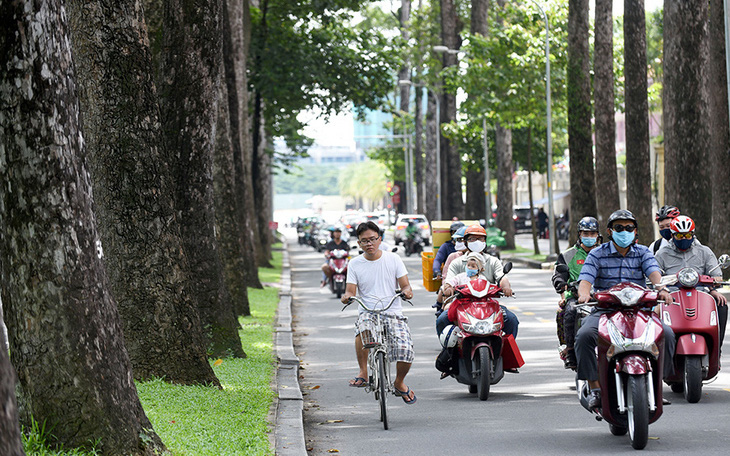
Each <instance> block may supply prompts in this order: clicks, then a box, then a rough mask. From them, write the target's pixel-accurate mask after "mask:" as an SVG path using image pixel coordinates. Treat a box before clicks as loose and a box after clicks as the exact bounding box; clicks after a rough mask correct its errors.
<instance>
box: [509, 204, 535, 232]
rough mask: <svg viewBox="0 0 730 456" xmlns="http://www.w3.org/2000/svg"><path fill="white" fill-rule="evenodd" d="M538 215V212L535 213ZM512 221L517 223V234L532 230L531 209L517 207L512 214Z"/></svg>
mask: <svg viewBox="0 0 730 456" xmlns="http://www.w3.org/2000/svg"><path fill="white" fill-rule="evenodd" d="M535 214H537V211H535ZM512 220H514V221H515V233H519V232H520V231H530V230H532V220H533V217H530V208H529V207H516V208H514V211H513V212H512Z"/></svg>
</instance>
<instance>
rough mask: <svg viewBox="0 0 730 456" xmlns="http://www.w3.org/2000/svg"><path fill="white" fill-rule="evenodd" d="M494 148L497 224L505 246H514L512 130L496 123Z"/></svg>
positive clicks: (512, 247) (511, 247)
mask: <svg viewBox="0 0 730 456" xmlns="http://www.w3.org/2000/svg"><path fill="white" fill-rule="evenodd" d="M495 130H496V140H495V147H494V148H495V149H496V153H497V226H498V227H500V228H501V229H502V230H504V232H505V235H504V239H505V241H507V246H506V248H507V249H508V250H509V249H514V248H515V222H514V220H513V219H512V212H513V210H512V207H513V205H514V201H513V199H512V172H513V164H512V130H510V129H509V128H504V127H502V126H501V125H499V124H497V126H496V128H495Z"/></svg>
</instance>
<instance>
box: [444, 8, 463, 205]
mask: <svg viewBox="0 0 730 456" xmlns="http://www.w3.org/2000/svg"><path fill="white" fill-rule="evenodd" d="M440 1H441V39H442V40H443V44H444V46H446V47H448V48H449V49H452V50H457V49H459V48H461V36H460V33H461V29H462V24H461V21H460V20H459V16H458V15H457V11H456V6H455V4H454V0H440ZM458 64H459V61H458V58H457V56H456V54H455V53H448V52H446V53H444V55H443V68H444V69H446V68H449V67H452V66H457V65H458ZM444 85H445V81H444ZM453 121H456V94H453V93H448V92H444V95H443V98H442V101H441V123H449V122H453ZM441 182H442V183H443V187H442V193H443V195H442V198H441V199H442V202H443V204H442V206H441V207H442V217H443V218H446V219H450V218H452V217H459V218H464V200H463V198H462V191H461V157H460V155H459V147H458V145H457V144H454V143H452V142H451V140H449V139H446V138H444V137H442V138H441Z"/></svg>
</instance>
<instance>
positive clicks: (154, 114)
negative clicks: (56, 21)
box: [67, 0, 220, 385]
mask: <svg viewBox="0 0 730 456" xmlns="http://www.w3.org/2000/svg"><path fill="white" fill-rule="evenodd" d="M67 5H68V17H69V21H70V38H71V44H72V46H73V48H74V64H75V67H76V76H77V80H78V81H79V84H78V93H79V103H80V107H81V111H82V112H81V115H82V119H83V123H84V140H85V144H86V151H87V153H88V160H89V161H88V164H89V171H90V174H91V179H92V182H93V185H94V199H95V202H96V216H97V220H98V223H99V233H100V235H101V240H102V245H103V254H104V257H105V259H106V264H107V272H108V274H109V279H110V283H111V287H112V293H113V295H114V298H115V299H116V301H117V306H118V308H119V314H120V316H121V317H122V324H123V327H124V335H125V340H126V346H127V350H128V352H129V358H130V360H131V361H132V367H133V369H132V370H133V372H134V377H135V378H136V379H138V380H146V379H151V378H165V379H166V380H168V381H171V382H176V383H186V384H215V385H220V384H219V383H218V379H217V378H216V376H215V374H214V373H213V369H212V368H211V367H210V364H209V363H208V360H207V358H206V353H205V346H204V343H203V334H202V328H201V325H200V317H199V316H198V312H197V309H196V308H195V306H194V304H193V303H194V300H193V298H192V297H191V296H189V295H188V294H187V293H186V290H185V281H186V278H187V276H186V271H187V262H186V259H185V256H184V254H183V252H182V248H181V246H182V239H181V238H180V226H179V219H178V218H177V216H176V213H175V201H174V198H173V197H174V193H173V191H174V190H173V189H174V183H173V182H172V179H171V176H170V172H169V168H168V166H169V165H168V164H169V163H170V162H171V161H172V157H171V156H170V154H168V153H167V151H166V150H165V148H164V146H163V144H162V133H161V130H160V126H159V108H158V105H157V93H156V91H155V84H154V81H153V79H152V78H153V76H154V75H153V72H152V61H151V58H150V51H149V47H148V45H147V30H146V28H145V22H144V17H143V15H142V8H141V5H140V2H139V1H138V0H120V1H118V2H114V3H107V2H101V1H98V0H97V1H88V2H81V1H79V0H73V1H70V2H67ZM150 163H154V164H155V166H148V165H149V164H150Z"/></svg>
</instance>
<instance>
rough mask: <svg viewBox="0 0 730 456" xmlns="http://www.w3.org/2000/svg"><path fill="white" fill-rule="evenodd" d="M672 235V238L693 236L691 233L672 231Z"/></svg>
mask: <svg viewBox="0 0 730 456" xmlns="http://www.w3.org/2000/svg"><path fill="white" fill-rule="evenodd" d="M672 236H674V239H677V240H681V239H692V238H693V237H694V234H692V233H672Z"/></svg>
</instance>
